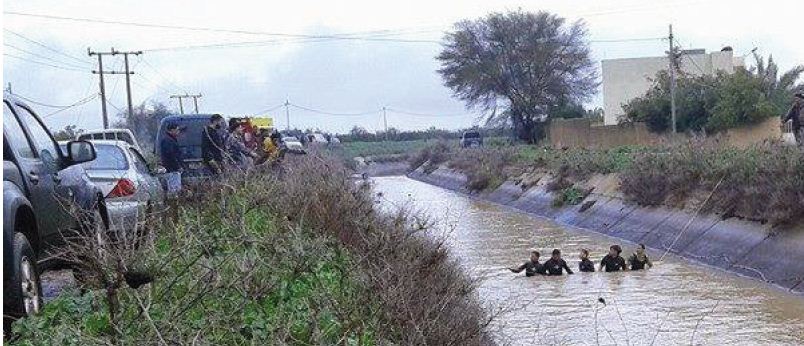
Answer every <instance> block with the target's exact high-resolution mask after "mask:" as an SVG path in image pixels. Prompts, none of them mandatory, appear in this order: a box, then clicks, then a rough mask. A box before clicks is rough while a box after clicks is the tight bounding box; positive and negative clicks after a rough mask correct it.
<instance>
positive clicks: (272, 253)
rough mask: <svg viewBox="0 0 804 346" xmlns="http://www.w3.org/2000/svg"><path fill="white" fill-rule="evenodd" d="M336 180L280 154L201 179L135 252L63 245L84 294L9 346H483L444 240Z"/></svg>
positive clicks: (465, 283) (472, 303)
mask: <svg viewBox="0 0 804 346" xmlns="http://www.w3.org/2000/svg"><path fill="white" fill-rule="evenodd" d="M348 176H349V174H348V172H347V170H346V169H344V167H343V166H342V164H341V163H339V162H338V161H337V160H334V159H332V158H329V157H322V156H319V155H317V154H316V155H307V157H303V158H293V159H289V160H287V161H286V162H285V163H284V164H283V165H282V166H281V167H280V168H278V169H275V170H274V171H268V170H262V171H252V172H247V173H245V174H238V175H235V176H232V177H229V178H227V179H225V180H224V181H219V182H208V183H205V184H204V185H203V186H201V187H199V188H197V189H196V190H194V191H193V197H192V198H190V199H186V200H185V201H184V202H185V203H183V204H182V205H183V207H182V208H181V213H180V216H179V218H178V220H176V221H175V222H171V221H165V219H163V218H161V217H155V218H153V220H152V224H151V225H150V227H149V228H150V229H152V230H153V232H147V233H145V232H142V233H140V234H139V235H138V237H146V241H142V240H143V239H135V242H134V243H136V244H138V246H121V244H120V242H119V241H117V238H114V237H105V238H104V237H101V238H99V237H92V236H90V235H87V236H85V239H75V240H76V241H75V245H74V246H72V247H68V248H67V250H66V251H65V253H62V256H64V257H65V258H68V259H70V260H71V261H74V262H78V264H80V266H82V267H83V268H84V269H85V270H83V271H82V275H81V277H82V279H83V288H84V290H83V292H79V291H72V292H67V293H64V294H62V295H61V296H60V297H59V298H57V299H56V300H55V301H53V302H51V303H50V304H48V305H46V306H45V308H44V311H43V312H42V313H40V314H38V315H36V316H32V317H29V318H25V319H23V320H20V321H18V322H17V323H15V325H14V330H15V332H16V333H17V335H18V338H17V339H16V341H15V343H16V344H21V345H50V344H61V345H106V344H160V345H167V344H215V345H218V344H221V345H245V344H348V345H372V344H403V345H412V344H431V345H482V344H490V343H491V341H490V338H489V336H488V332H487V328H488V326H489V324H490V323H491V321H492V319H493V318H494V316H493V315H491V314H489V313H487V312H486V311H485V310H484V309H483V307H482V306H481V305H480V304H479V303H478V299H477V297H476V295H475V293H474V292H475V287H476V282H475V281H473V280H472V279H470V278H468V277H467V276H466V274H465V273H464V272H463V271H462V270H461V266H460V265H459V264H458V263H456V262H455V261H454V260H453V259H450V258H449V256H448V251H447V249H446V248H445V247H444V244H443V242H442V241H440V240H439V239H437V238H432V237H429V236H426V231H427V229H426V225H423V224H421V223H414V222H413V219H412V218H411V215H410V214H409V213H406V212H404V211H399V212H398V213H395V214H384V213H380V212H379V211H377V210H376V209H375V208H374V201H373V200H372V199H371V196H370V194H369V193H368V191H367V190H366V189H361V188H358V187H356V185H354V183H353V182H351V181H349V180H348ZM126 243H127V244H128V243H132V242H131V241H126ZM88 250H91V251H92V252H88ZM80 251H83V252H80ZM87 254H90V255H89V256H87ZM81 261H84V262H81ZM132 274H137V275H132ZM143 278H146V279H144V280H143Z"/></svg>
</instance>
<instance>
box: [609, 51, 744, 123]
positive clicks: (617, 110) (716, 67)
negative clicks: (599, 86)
mask: <svg viewBox="0 0 804 346" xmlns="http://www.w3.org/2000/svg"><path fill="white" fill-rule="evenodd" d="M601 65H602V69H603V111H604V116H603V123H604V124H605V125H616V124H617V123H618V122H619V120H620V118H621V117H622V116H624V115H625V112H624V111H623V105H625V104H627V103H628V102H629V101H631V100H632V99H634V98H637V97H640V96H642V95H644V94H645V93H646V92H647V91H648V89H650V88H651V86H653V82H652V80H653V79H654V78H655V77H656V74H657V73H659V72H660V71H666V70H667V67H668V65H669V61H668V58H667V57H666V56H659V57H645V58H626V59H611V60H603V61H602V63H601ZM743 66H745V63H744V61H743V58H742V57H735V56H734V52H733V51H732V49H731V48H730V47H726V48H724V49H723V50H721V51H719V52H712V53H706V51H705V50H703V49H694V50H685V51H682V54H681V58H680V60H679V68H680V70H681V71H682V72H683V73H686V74H690V75H697V76H700V75H714V74H715V73H717V71H725V72H727V73H732V72H734V68H735V67H743Z"/></svg>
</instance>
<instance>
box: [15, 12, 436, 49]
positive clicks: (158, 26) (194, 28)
mask: <svg viewBox="0 0 804 346" xmlns="http://www.w3.org/2000/svg"><path fill="white" fill-rule="evenodd" d="M3 14H7V15H14V16H24V17H34V18H44V19H52V20H65V21H74V22H87V23H97V24H114V25H127V26H136V27H144V28H155V29H174V30H187V31H205V32H219V33H229V34H243V35H264V36H278V37H292V38H313V39H322V38H325V39H333V40H359V41H389V42H411V43H417V42H418V43H421V42H427V43H433V42H435V43H440V41H434V40H406V39H390V38H371V37H344V36H338V35H308V34H290V33H281V32H266V31H252V30H239V29H221V28H209V27H197V26H182V25H166V24H153V23H138V22H127V21H113V20H104V19H94V18H81V17H65V16H55V15H47V14H36V13H24V12H16V11H5V12H3Z"/></svg>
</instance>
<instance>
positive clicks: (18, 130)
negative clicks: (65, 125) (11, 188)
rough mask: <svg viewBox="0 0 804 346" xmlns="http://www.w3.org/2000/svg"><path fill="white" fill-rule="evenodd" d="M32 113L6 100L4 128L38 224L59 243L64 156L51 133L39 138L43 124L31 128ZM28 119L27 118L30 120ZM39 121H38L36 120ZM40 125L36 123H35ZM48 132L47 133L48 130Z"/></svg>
mask: <svg viewBox="0 0 804 346" xmlns="http://www.w3.org/2000/svg"><path fill="white" fill-rule="evenodd" d="M30 116H31V115H30V114H27V111H26V110H24V109H23V108H21V107H18V106H16V105H13V106H12V105H11V104H9V103H8V102H5V101H4V102H3V129H4V135H5V136H6V138H7V139H8V140H9V143H10V144H11V146H12V147H13V150H14V151H15V153H14V154H15V156H16V157H17V158H18V162H17V164H18V165H19V166H20V170H21V172H22V175H23V177H24V178H23V179H24V180H25V184H26V189H27V190H28V193H29V198H30V201H31V204H32V206H33V208H34V213H35V214H36V222H37V228H38V229H39V234H40V236H41V237H42V240H44V241H45V244H46V245H48V246H49V245H53V244H54V243H59V239H60V238H61V237H59V231H58V230H59V228H60V227H61V226H62V224H63V222H64V220H65V215H66V213H67V210H66V209H64V208H63V207H62V206H63V204H64V201H61V200H60V198H59V196H58V194H57V193H56V188H57V185H58V184H59V183H60V179H59V177H58V166H59V165H58V162H59V161H58V160H59V158H60V156H59V152H58V151H56V150H58V149H57V148H56V144H55V143H52V140H50V136H47V137H45V138H46V139H47V140H49V141H50V142H51V143H47V142H46V141H42V140H41V139H40V140H39V141H37V138H36V136H37V135H39V136H41V135H42V131H41V125H38V124H32V126H31V127H33V128H34V129H36V126H39V128H40V130H39V131H33V132H31V131H29V130H28V128H29V127H28V126H27V124H28V123H29V122H30V120H31V119H30ZM26 120H27V121H26ZM36 123H38V122H36ZM33 125H36V126H33ZM45 135H47V133H46V132H45Z"/></svg>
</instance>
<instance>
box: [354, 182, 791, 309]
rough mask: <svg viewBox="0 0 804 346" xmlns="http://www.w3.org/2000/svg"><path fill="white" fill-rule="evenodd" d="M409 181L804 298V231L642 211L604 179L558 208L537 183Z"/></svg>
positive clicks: (666, 211)
mask: <svg viewBox="0 0 804 346" xmlns="http://www.w3.org/2000/svg"><path fill="white" fill-rule="evenodd" d="M373 169H374V170H376V171H383V170H384V169H382V168H381V167H374V168H373ZM369 175H371V174H370V173H369ZM407 175H408V177H410V178H412V179H416V180H419V181H422V182H425V183H428V184H432V185H436V186H439V187H442V188H445V189H449V190H452V191H456V192H460V193H463V194H466V195H470V196H472V197H474V198H478V199H482V200H486V201H490V202H494V203H499V204H502V205H507V206H510V207H513V208H516V209H518V210H521V211H524V212H527V213H530V214H532V215H536V216H540V217H546V218H549V219H552V220H555V221H556V222H558V223H561V224H564V225H568V226H573V227H578V228H582V229H585V230H589V231H593V232H597V233H601V234H605V235H609V236H612V237H616V238H620V239H625V240H628V241H631V242H635V243H644V244H645V245H646V246H648V247H650V248H652V249H655V250H657V251H659V252H660V253H664V252H669V253H672V254H675V255H678V256H681V257H684V258H686V259H689V260H692V261H695V262H698V263H702V264H705V265H709V266H713V267H716V268H720V269H722V270H725V271H727V272H731V273H735V274H738V275H742V276H746V277H750V278H753V279H756V280H760V281H762V282H765V283H768V284H771V285H773V286H776V287H779V288H781V289H784V290H786V291H789V292H792V293H794V294H796V295H804V283H802V281H803V280H804V229H802V228H801V227H800V226H799V227H798V228H794V229H776V228H771V227H770V225H768V224H761V223H758V222H751V221H744V220H738V219H734V218H728V219H723V218H722V217H721V216H719V215H705V214H701V215H697V216H696V215H695V213H694V212H693V211H688V210H679V209H672V208H667V207H651V208H647V207H640V206H637V205H635V204H633V203H629V202H627V201H625V200H624V199H623V198H622V197H621V196H620V195H619V194H618V193H617V192H615V190H616V182H613V181H612V179H611V177H610V176H599V177H596V178H595V179H590V181H589V183H588V186H589V187H590V188H591V189H592V192H591V193H590V194H589V195H588V196H586V197H585V198H584V199H583V200H582V201H581V203H579V204H578V205H570V206H564V207H560V208H556V207H553V206H552V201H553V199H554V198H553V194H552V193H551V192H548V191H547V189H546V188H545V185H546V183H545V182H542V181H540V182H539V183H537V184H535V185H533V186H531V187H530V188H527V189H523V188H521V187H520V186H519V185H517V184H515V183H513V182H511V181H506V182H505V183H503V184H502V185H500V186H499V187H498V188H496V189H494V190H492V191H488V192H482V193H472V192H470V191H469V190H468V189H467V188H466V183H467V181H468V179H467V177H466V175H464V174H462V173H460V172H457V171H455V170H450V169H447V168H444V167H439V168H438V169H436V170H435V171H432V172H430V173H429V174H428V173H425V172H424V171H423V169H422V168H419V169H417V170H414V171H412V172H409V173H408V174H407ZM541 180H546V179H541Z"/></svg>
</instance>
